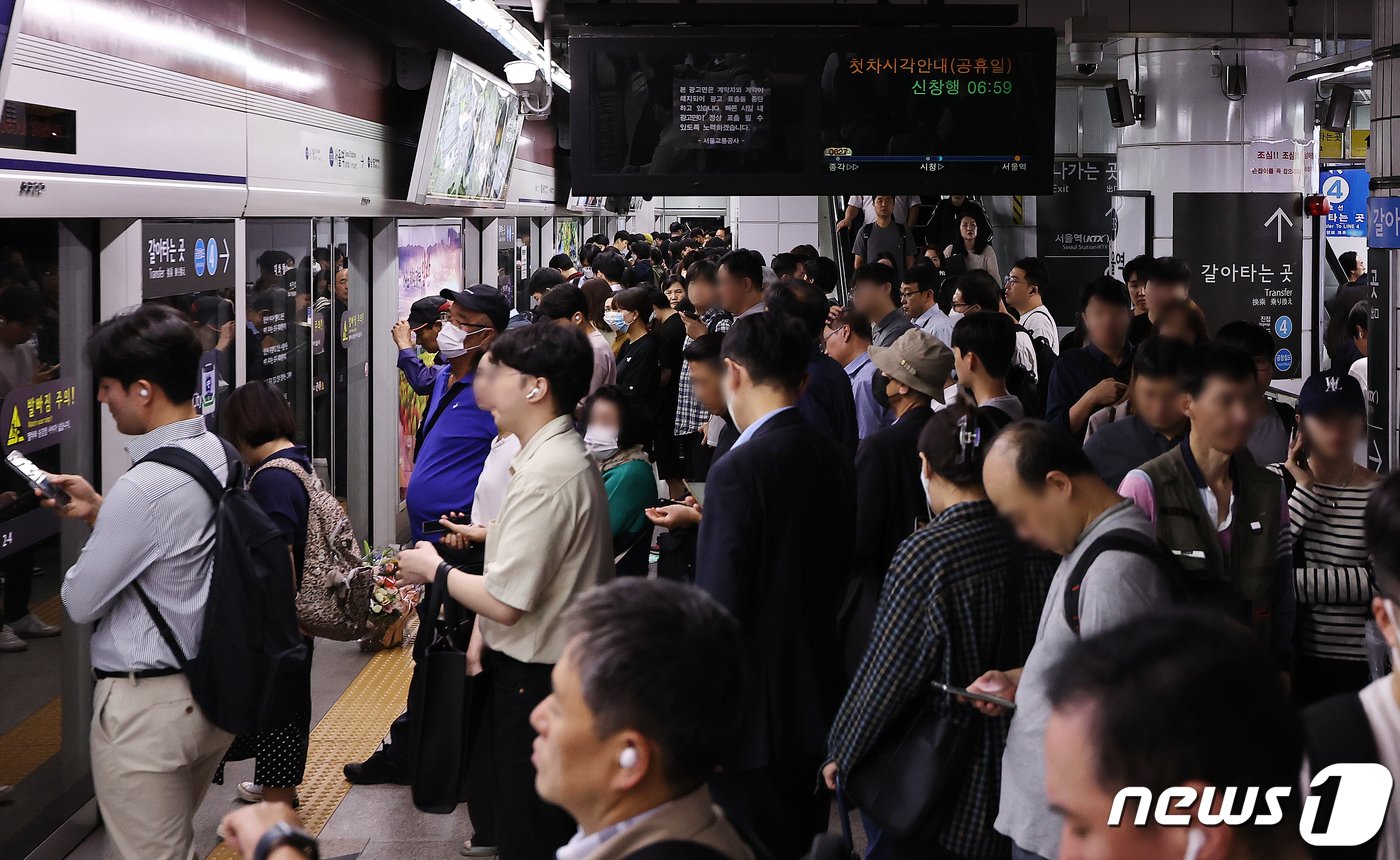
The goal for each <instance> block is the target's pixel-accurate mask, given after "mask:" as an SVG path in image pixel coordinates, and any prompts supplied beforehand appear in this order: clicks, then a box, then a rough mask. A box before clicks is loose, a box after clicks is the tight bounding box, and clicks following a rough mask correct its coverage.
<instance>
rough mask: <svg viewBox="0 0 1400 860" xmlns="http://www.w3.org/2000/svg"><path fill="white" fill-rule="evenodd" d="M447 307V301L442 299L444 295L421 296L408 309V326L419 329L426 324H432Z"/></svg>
mask: <svg viewBox="0 0 1400 860" xmlns="http://www.w3.org/2000/svg"><path fill="white" fill-rule="evenodd" d="M446 309H447V302H445V301H443V300H442V296H426V297H424V298H421V299H419V300H418V301H416V302H414V303H413V305H412V306H411V307H409V309H408V327H409V328H411V329H413V330H414V331H418V330H419V329H420V328H423V327H424V326H429V325H432V324H433V323H435V322H437V321H438V318H439V317H441V316H442V312H443V311H444V310H446Z"/></svg>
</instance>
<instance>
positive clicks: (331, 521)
mask: <svg viewBox="0 0 1400 860" xmlns="http://www.w3.org/2000/svg"><path fill="white" fill-rule="evenodd" d="M263 469H285V470H287V471H288V472H291V473H292V474H293V475H296V476H297V478H298V479H300V480H301V485H302V486H303V487H305V488H306V495H307V498H308V499H309V504H308V505H307V510H306V562H305V565H304V568H303V570H302V579H301V587H300V588H299V589H297V597H296V606H297V622H298V623H299V624H300V625H301V629H302V630H305V631H306V632H307V633H310V634H311V635H312V636H319V637H321V638H322V639H334V640H336V641H338V642H351V641H354V640H356V639H359V638H360V637H361V636H363V635H364V634H365V631H366V630H367V629H368V622H369V602H370V593H371V592H372V591H373V590H374V568H373V567H370V566H368V565H366V564H364V562H363V560H362V558H361V556H360V545H359V543H358V542H357V541H356V540H355V530H354V529H353V528H352V527H351V525H350V517H349V516H347V515H346V513H345V509H344V508H342V507H341V506H340V502H339V501H337V500H336V498H335V496H332V495H331V494H330V493H329V492H327V491H326V488H325V487H323V486H322V485H321V480H320V479H319V478H317V477H316V476H315V475H313V474H311V473H310V472H308V471H306V469H305V468H303V467H302V466H301V465H299V464H298V463H297V462H296V461H294V460H288V459H286V458H282V459H278V460H272V461H270V462H267V463H264V464H263V465H262V466H261V467H259V469H258V472H261V471H262V470H263ZM258 472H254V473H253V474H254V477H256V476H257V474H258Z"/></svg>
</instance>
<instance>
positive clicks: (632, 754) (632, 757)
mask: <svg viewBox="0 0 1400 860" xmlns="http://www.w3.org/2000/svg"><path fill="white" fill-rule="evenodd" d="M617 764H618V766H619V767H621V768H622V769H623V770H631V769H632V768H634V767H636V766H637V749H636V748H635V747H628V748H627V749H625V750H623V751H622V755H619V756H618V757H617Z"/></svg>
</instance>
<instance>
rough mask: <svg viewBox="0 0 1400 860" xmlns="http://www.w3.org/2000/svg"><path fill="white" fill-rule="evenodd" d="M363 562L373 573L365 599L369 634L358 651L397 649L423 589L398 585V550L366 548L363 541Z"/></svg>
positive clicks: (391, 548) (420, 598)
mask: <svg viewBox="0 0 1400 860" xmlns="http://www.w3.org/2000/svg"><path fill="white" fill-rule="evenodd" d="M364 549H365V552H364V563H365V565H366V566H368V567H370V568H371V569H372V570H373V571H374V588H373V589H372V590H371V591H370V596H369V631H368V632H367V633H366V634H365V637H364V638H363V639H361V640H360V650H361V651H379V650H382V649H384V648H397V647H398V646H400V645H402V644H403V636H404V628H405V627H407V626H408V619H410V618H412V617H413V612H414V610H415V609H416V608H417V606H418V601H420V600H422V599H423V586H421V585H401V584H399V580H398V576H399V549H398V547H394V546H378V547H376V546H370V545H369V542H368V541H366V542H365V546H364Z"/></svg>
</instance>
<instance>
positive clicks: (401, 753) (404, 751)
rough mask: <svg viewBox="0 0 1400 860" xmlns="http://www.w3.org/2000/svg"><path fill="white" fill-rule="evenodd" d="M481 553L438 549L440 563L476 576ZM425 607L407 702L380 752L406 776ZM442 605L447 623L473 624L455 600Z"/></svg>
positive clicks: (409, 767) (420, 612)
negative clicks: (447, 563) (443, 561)
mask: <svg viewBox="0 0 1400 860" xmlns="http://www.w3.org/2000/svg"><path fill="white" fill-rule="evenodd" d="M483 549H484V548H480V547H473V549H472V550H468V551H466V552H461V551H457V550H453V549H451V548H449V547H445V546H440V547H438V552H440V553H441V554H442V557H443V559H445V560H446V561H449V562H451V563H452V564H453V565H455V566H456V567H458V568H461V569H462V570H465V571H467V572H469V573H480V572H481V564H480V556H481V555H483V554H484V553H483V552H482V550H483ZM427 603H428V602H427V601H426V600H424V601H422V602H421V603H419V604H418V609H417V612H418V631H419V635H418V636H417V637H415V638H414V640H413V675H412V677H411V678H410V679H409V682H408V702H407V703H406V704H405V705H404V711H403V713H402V714H399V717H398V719H396V720H394V722H393V723H392V724H391V725H390V726H389V742H388V743H387V744H385V746H384V751H383V755H384V757H385V758H386V759H388V761H389V762H390V764H392V765H393V766H395V767H397V768H400V769H402V770H404V771H406V772H411V771H412V768H413V740H414V738H413V731H414V725H413V708H414V703H415V702H417V701H418V697H419V696H420V695H421V693H420V692H419V690H420V689H421V688H422V686H423V672H422V669H421V668H420V667H421V666H422V665H423V652H424V650H425V649H427V647H428V636H427V635H426V634H425V633H424V632H423V631H426V630H428V629H429V628H430V627H431V626H432V623H433V619H431V618H428V617H427V611H428V608H427ZM442 605H443V611H444V612H445V613H446V615H447V619H448V621H449V622H453V623H456V622H462V623H465V622H467V621H474V620H475V619H474V618H473V617H472V613H471V612H470V611H469V610H468V609H466V607H464V606H462V605H461V604H460V603H458V602H457V601H455V600H450V599H449V600H444V601H443V604H442Z"/></svg>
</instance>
